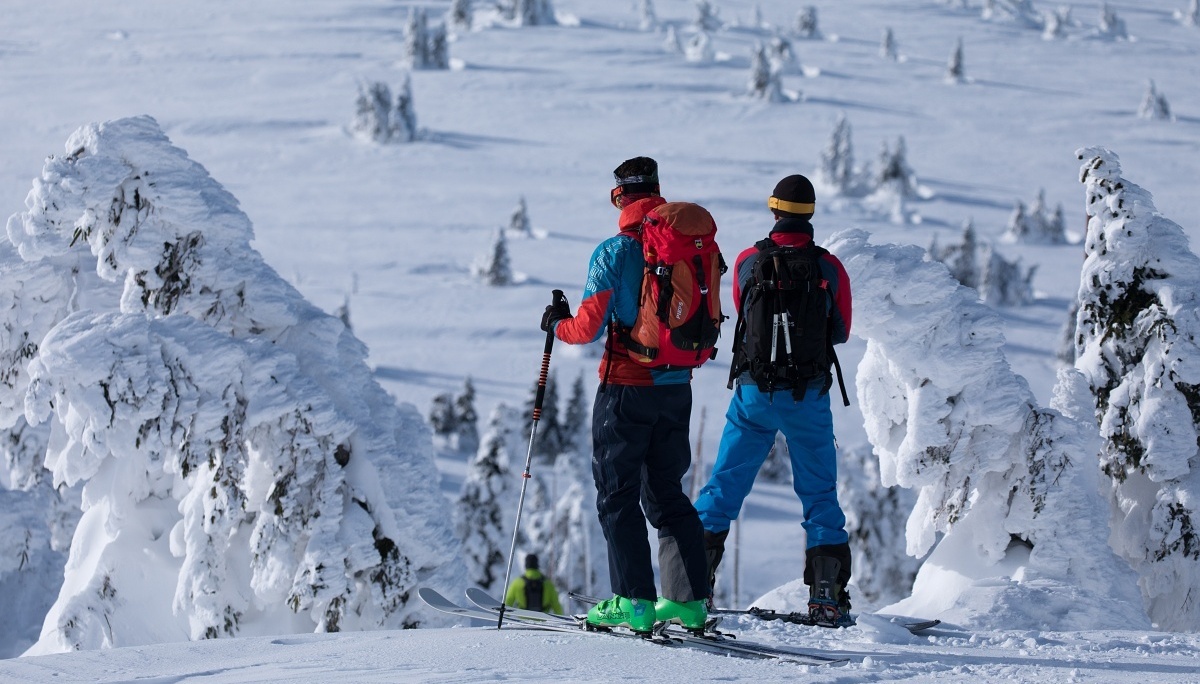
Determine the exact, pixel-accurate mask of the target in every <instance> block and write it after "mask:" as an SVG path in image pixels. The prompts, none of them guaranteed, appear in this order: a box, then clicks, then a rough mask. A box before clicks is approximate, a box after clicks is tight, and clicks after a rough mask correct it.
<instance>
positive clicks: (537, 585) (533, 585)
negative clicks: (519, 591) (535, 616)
mask: <svg viewBox="0 0 1200 684" xmlns="http://www.w3.org/2000/svg"><path fill="white" fill-rule="evenodd" d="M525 608H526V609H527V610H545V609H544V608H543V607H542V580H541V578H538V579H530V578H528V577H526V578H525Z"/></svg>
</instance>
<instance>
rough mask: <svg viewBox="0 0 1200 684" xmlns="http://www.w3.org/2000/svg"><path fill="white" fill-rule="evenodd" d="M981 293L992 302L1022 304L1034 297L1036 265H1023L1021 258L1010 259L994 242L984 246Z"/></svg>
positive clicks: (997, 303)
mask: <svg viewBox="0 0 1200 684" xmlns="http://www.w3.org/2000/svg"><path fill="white" fill-rule="evenodd" d="M980 262H981V263H982V265H983V270H982V272H981V273H980V275H979V296H980V298H981V299H983V301H984V302H985V303H986V304H989V305H991V306H1020V305H1022V304H1028V303H1030V302H1032V301H1033V299H1034V294H1033V275H1034V273H1036V272H1037V266H1030V267H1029V268H1028V269H1022V268H1021V262H1020V260H1017V261H1009V260H1007V259H1005V258H1004V257H1003V256H1002V255H1001V254H1000V252H999V251H997V250H996V248H995V247H993V246H992V245H984V246H983V257H982V259H980Z"/></svg>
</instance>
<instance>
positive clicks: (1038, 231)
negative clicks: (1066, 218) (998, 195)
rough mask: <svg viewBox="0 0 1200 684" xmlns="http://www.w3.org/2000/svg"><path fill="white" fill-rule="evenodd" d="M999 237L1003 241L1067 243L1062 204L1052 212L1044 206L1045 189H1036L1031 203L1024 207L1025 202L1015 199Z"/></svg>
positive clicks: (1049, 243) (1045, 243) (1043, 243)
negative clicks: (1035, 195) (1036, 192)
mask: <svg viewBox="0 0 1200 684" xmlns="http://www.w3.org/2000/svg"><path fill="white" fill-rule="evenodd" d="M1001 239H1002V240H1003V241H1005V242H1023V243H1028V244H1042V245H1063V244H1066V243H1067V232H1066V226H1065V225H1064V223H1063V214H1062V205H1061V204H1060V205H1058V208H1057V209H1055V210H1054V211H1053V212H1051V211H1050V210H1049V208H1048V207H1047V206H1046V191H1045V190H1044V189H1040V190H1038V194H1037V197H1035V198H1034V200H1033V204H1032V205H1031V206H1029V207H1028V208H1026V206H1025V202H1023V201H1021V200H1017V202H1016V204H1015V205H1014V206H1013V211H1012V213H1011V214H1009V218H1008V224H1007V225H1006V226H1005V228H1004V233H1003V234H1002V236H1001Z"/></svg>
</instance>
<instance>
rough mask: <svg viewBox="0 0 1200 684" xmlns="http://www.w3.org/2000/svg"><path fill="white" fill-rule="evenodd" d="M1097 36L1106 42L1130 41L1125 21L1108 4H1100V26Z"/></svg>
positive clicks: (1097, 28) (1097, 29)
mask: <svg viewBox="0 0 1200 684" xmlns="http://www.w3.org/2000/svg"><path fill="white" fill-rule="evenodd" d="M1095 36H1096V37H1097V38H1102V39H1105V40H1129V32H1128V31H1127V30H1126V29H1125V20H1124V19H1122V18H1121V17H1120V16H1118V15H1117V13H1116V11H1115V10H1113V8H1112V7H1110V6H1109V5H1108V3H1107V2H1102V3H1100V25H1099V26H1097V27H1096V31H1095Z"/></svg>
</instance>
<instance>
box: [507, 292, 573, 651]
mask: <svg viewBox="0 0 1200 684" xmlns="http://www.w3.org/2000/svg"><path fill="white" fill-rule="evenodd" d="M551 296H552V301H551V304H550V305H551V306H552V307H560V306H561V307H567V306H568V305H567V296H566V295H565V294H563V291H562V290H555V291H554V292H553V294H552V295H551ZM553 349H554V326H553V325H550V326H548V329H547V330H546V349H545V350H544V351H543V352H542V370H541V373H540V374H539V375H538V386H537V393H536V394H535V395H534V397H533V427H532V428H531V429H530V431H529V449H527V450H526V451H525V472H523V473H521V497H520V498H519V499H517V520H516V522H514V523H513V538H512V545H510V546H509V547H508V566H507V568H506V569H505V570H504V584H503V585H501V588H500V591H501V592H506V591H508V583H509V580H510V579H511V576H512V561H513V555H514V554H515V553H516V551H517V535H518V534H519V533H520V531H521V509H522V508H524V506H525V488H526V487H527V486H528V485H529V478H530V474H529V466H530V464H531V463H532V462H533V441H534V438H535V437H537V428H538V420H540V419H541V417H542V400H543V399H545V398H546V377H547V376H548V375H549V374H550V352H551V351H552V350H553ZM501 596H503V593H501ZM506 607H507V604H505V602H504V601H501V602H500V616H499V618H498V619H497V620H496V629H500V627H501V625H503V624H504V609H505V608H506Z"/></svg>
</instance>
